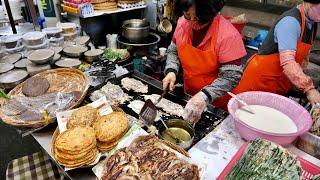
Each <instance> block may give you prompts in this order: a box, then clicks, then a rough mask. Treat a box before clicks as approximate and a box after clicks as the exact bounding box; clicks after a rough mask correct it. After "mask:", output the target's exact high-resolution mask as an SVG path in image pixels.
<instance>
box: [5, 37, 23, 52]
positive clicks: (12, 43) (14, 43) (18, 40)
mask: <svg viewBox="0 0 320 180" xmlns="http://www.w3.org/2000/svg"><path fill="white" fill-rule="evenodd" d="M1 43H2V44H3V46H4V47H5V48H6V49H13V48H17V47H20V46H21V44H22V36H21V35H17V34H13V35H8V36H3V37H1Z"/></svg>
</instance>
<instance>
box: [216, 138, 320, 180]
mask: <svg viewBox="0 0 320 180" xmlns="http://www.w3.org/2000/svg"><path fill="white" fill-rule="evenodd" d="M248 144H249V143H248V142H247V143H244V144H243V145H242V146H241V148H240V149H239V150H238V152H237V153H236V154H235V155H234V156H233V158H232V159H231V161H230V162H229V164H228V165H227V166H226V167H225V168H224V170H223V171H222V172H221V174H220V175H219V177H218V178H217V180H224V178H225V177H226V176H227V175H228V174H229V173H230V172H231V171H232V169H233V167H234V166H235V165H236V164H237V162H238V161H239V160H240V158H241V157H242V155H243V153H244V151H245V150H246V148H247V146H248ZM298 160H299V161H300V164H301V166H302V176H303V180H310V179H311V178H312V177H313V176H314V175H317V174H320V167H318V166H316V165H314V164H312V163H311V162H309V161H307V160H305V159H302V158H300V157H298Z"/></svg>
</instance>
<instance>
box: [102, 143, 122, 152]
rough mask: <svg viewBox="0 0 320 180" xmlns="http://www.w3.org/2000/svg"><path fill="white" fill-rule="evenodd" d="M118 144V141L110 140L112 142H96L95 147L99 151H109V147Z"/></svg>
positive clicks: (111, 147)
mask: <svg viewBox="0 0 320 180" xmlns="http://www.w3.org/2000/svg"><path fill="white" fill-rule="evenodd" d="M117 144H118V141H115V142H112V143H108V144H105V143H97V148H98V149H99V151H101V152H106V151H110V150H111V149H113V148H114V147H116V145H117Z"/></svg>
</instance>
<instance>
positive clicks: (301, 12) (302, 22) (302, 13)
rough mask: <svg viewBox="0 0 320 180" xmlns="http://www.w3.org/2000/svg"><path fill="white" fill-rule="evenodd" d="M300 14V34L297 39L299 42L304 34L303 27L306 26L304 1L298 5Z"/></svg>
mask: <svg viewBox="0 0 320 180" xmlns="http://www.w3.org/2000/svg"><path fill="white" fill-rule="evenodd" d="M300 16H301V35H300V38H299V41H300V42H301V41H302V38H303V35H304V30H305V27H306V15H305V12H304V3H302V4H301V6H300Z"/></svg>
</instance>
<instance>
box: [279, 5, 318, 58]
mask: <svg viewBox="0 0 320 180" xmlns="http://www.w3.org/2000/svg"><path fill="white" fill-rule="evenodd" d="M297 9H298V10H299V8H298V7H297ZM299 11H300V10H299ZM306 20H307V28H308V29H309V30H311V29H312V28H313V25H314V22H313V21H311V20H309V19H306ZM300 35H301V25H300V22H299V21H298V20H297V19H296V18H295V17H292V16H285V17H283V18H282V19H281V20H280V21H279V22H278V23H277V24H276V26H275V28H274V42H275V43H277V44H278V49H279V52H282V51H286V50H296V49H297V42H298V40H299V37H300Z"/></svg>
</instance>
